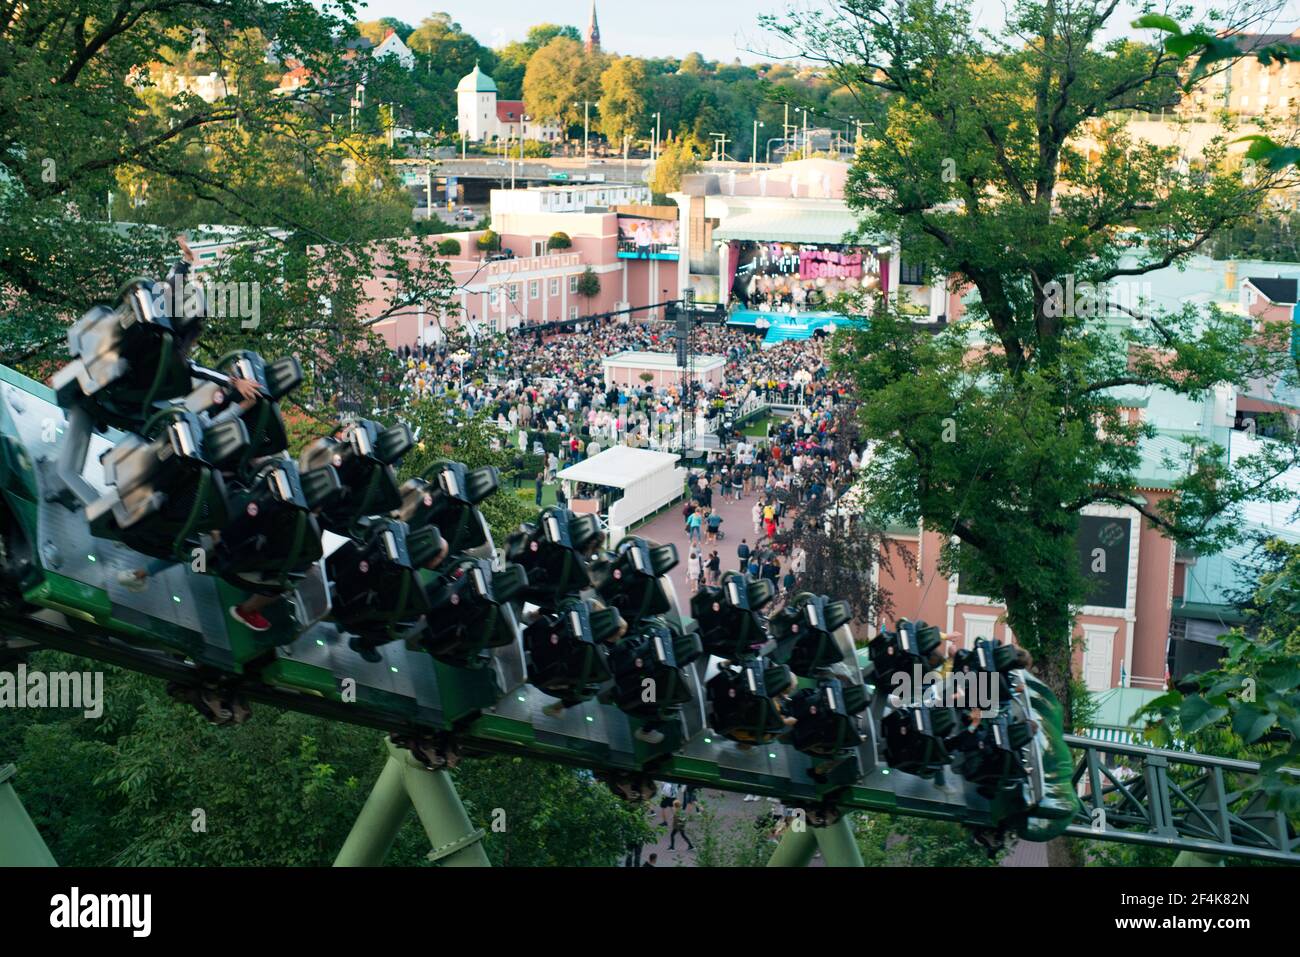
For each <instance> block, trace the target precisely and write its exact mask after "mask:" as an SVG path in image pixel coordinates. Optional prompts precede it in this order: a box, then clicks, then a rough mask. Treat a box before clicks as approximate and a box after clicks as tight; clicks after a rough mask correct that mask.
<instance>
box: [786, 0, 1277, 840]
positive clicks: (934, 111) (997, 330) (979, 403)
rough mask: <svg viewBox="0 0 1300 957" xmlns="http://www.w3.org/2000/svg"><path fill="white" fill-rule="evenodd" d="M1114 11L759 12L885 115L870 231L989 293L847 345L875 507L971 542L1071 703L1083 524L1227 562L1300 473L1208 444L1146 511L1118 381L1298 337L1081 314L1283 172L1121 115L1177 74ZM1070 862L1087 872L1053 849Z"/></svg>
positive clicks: (879, 4)
mask: <svg viewBox="0 0 1300 957" xmlns="http://www.w3.org/2000/svg"><path fill="white" fill-rule="evenodd" d="M1114 9H1115V8H1114V7H1113V6H1112V5H1108V4H1106V3H1103V2H1091V0H1089V2H1086V3H1083V4H1081V5H1079V4H1077V5H1074V6H1071V7H1069V8H1067V9H1061V8H1060V7H1059V5H1057V4H1055V3H1054V2H1051V0H1044V2H1025V3H1021V4H1020V5H1018V6H1017V7H1016V9H1015V12H1014V15H1013V16H1012V17H1011V18H1010V20H1009V22H1008V24H1007V27H1006V31H1005V36H1004V38H1003V39H1002V40H1001V42H997V43H994V42H985V41H983V40H981V38H980V35H979V34H978V32H977V31H975V30H973V29H972V28H971V25H970V18H969V13H968V9H967V7H966V6H965V5H962V4H958V3H950V2H947V0H923V2H920V3H917V4H911V5H908V6H907V7H905V8H902V9H899V8H897V7H896V6H895V5H893V4H890V3H886V2H884V0H845V2H841V3H838V4H836V6H835V9H834V10H833V11H832V12H831V13H828V14H821V13H814V14H812V15H811V16H808V17H805V18H802V19H800V20H793V19H791V20H787V21H774V20H771V19H768V20H767V21H766V22H767V23H768V24H769V25H771V26H772V27H773V28H774V29H775V30H777V31H778V33H779V34H780V35H781V36H783V37H785V38H787V39H789V40H791V41H793V42H794V43H795V44H796V45H797V46H798V48H799V49H801V50H802V51H804V52H805V53H806V54H807V55H808V56H809V57H811V58H812V59H814V60H817V61H820V62H821V63H822V64H823V65H824V66H825V67H826V69H827V70H828V72H829V73H830V75H831V79H832V80H833V81H836V82H838V83H841V84H843V85H845V86H848V87H849V88H850V89H852V90H853V91H854V92H855V93H856V94H857V95H858V98H859V100H860V102H861V103H862V104H863V106H864V109H866V110H867V111H868V113H869V114H870V116H871V119H872V120H873V122H874V123H875V124H876V129H877V130H878V135H877V136H876V137H875V138H873V139H872V140H871V142H869V143H867V144H866V145H865V146H864V147H863V149H862V150H861V151H860V153H859V156H858V161H857V163H856V164H855V166H854V169H853V171H852V174H851V178H850V183H849V187H848V193H849V197H850V202H851V203H852V204H853V205H854V207H855V208H856V209H857V210H859V212H860V213H861V215H862V222H863V227H864V229H871V230H883V231H885V232H887V233H889V234H891V235H896V236H898V237H899V239H900V242H901V245H902V248H903V249H905V250H908V255H909V257H911V258H913V259H914V260H915V261H919V262H926V263H929V264H931V269H932V274H933V275H935V276H936V277H949V276H952V277H956V279H957V280H958V281H959V282H960V283H961V284H963V285H966V286H968V287H969V288H971V289H972V291H973V294H974V295H973V296H972V300H973V301H972V302H971V304H970V306H969V308H968V311H967V315H966V317H965V319H964V321H962V322H960V323H955V324H953V325H951V326H949V327H948V328H947V329H945V330H944V331H942V332H941V333H939V334H938V335H933V336H932V335H930V334H929V333H921V332H918V331H917V330H916V329H915V328H914V327H913V326H912V325H911V323H910V322H909V321H908V320H907V318H906V317H904V316H899V315H895V314H893V313H891V312H890V311H889V310H887V309H884V308H882V309H879V310H878V311H877V312H876V313H875V315H873V317H872V320H871V322H870V323H869V324H868V327H867V328H866V329H864V330H862V331H860V332H855V333H854V334H852V335H850V336H848V337H846V338H845V339H843V340H841V346H840V349H839V353H840V354H839V356H838V362H839V367H840V368H841V370H842V371H843V372H844V373H846V374H848V375H850V376H852V378H853V380H854V381H855V384H856V387H857V389H858V390H859V392H860V393H861V394H863V395H870V396H871V397H872V401H871V402H870V403H866V404H864V406H863V410H862V416H861V422H862V426H863V433H864V435H865V437H866V438H868V439H870V440H873V441H875V442H876V443H878V446H877V452H876V455H875V456H874V457H873V458H872V461H871V464H870V465H869V467H868V480H867V482H866V488H867V492H868V499H869V501H868V506H867V509H868V512H869V513H872V512H874V515H875V517H876V518H877V519H878V520H889V519H893V520H902V521H906V522H909V523H911V522H917V521H924V522H925V523H926V525H927V526H928V527H930V528H934V529H941V530H942V531H943V532H944V533H945V534H946V535H949V536H955V538H956V539H957V540H958V541H960V543H961V548H960V549H958V548H956V547H952V546H949V547H948V548H946V549H945V553H944V556H943V558H944V566H945V569H946V570H948V571H950V572H951V571H957V570H958V569H959V566H960V571H962V572H963V573H965V574H972V575H974V576H975V577H977V578H978V579H979V580H980V581H982V582H987V583H989V584H990V586H991V592H990V593H991V594H993V595H994V596H996V597H997V598H999V599H1000V600H1001V601H1003V602H1004V603H1005V605H1006V608H1007V619H1008V622H1009V624H1010V626H1011V627H1012V629H1013V630H1014V631H1015V634H1016V637H1017V640H1018V641H1019V642H1020V643H1021V644H1023V645H1024V646H1026V647H1027V648H1028V649H1029V650H1030V652H1031V653H1032V654H1033V655H1034V658H1035V661H1036V665H1037V668H1038V670H1039V671H1040V672H1041V673H1042V674H1043V676H1044V678H1045V680H1047V682H1048V683H1049V684H1050V685H1051V686H1052V688H1053V690H1054V691H1055V692H1056V693H1057V694H1058V695H1059V696H1061V697H1062V699H1063V700H1064V701H1066V702H1068V700H1069V697H1068V696H1069V685H1070V658H1071V648H1072V632H1073V608H1075V607H1077V606H1078V605H1080V604H1082V603H1084V601H1085V600H1086V598H1087V591H1086V588H1085V586H1084V582H1083V578H1082V574H1081V572H1080V571H1079V568H1078V559H1077V553H1076V545H1075V535H1076V530H1077V528H1078V521H1079V518H1078V516H1079V513H1080V512H1081V511H1082V510H1083V509H1084V508H1086V507H1087V506H1088V505H1090V504H1094V503H1102V502H1105V503H1114V504H1121V505H1132V506H1133V507H1135V508H1136V509H1138V510H1139V511H1140V512H1141V513H1142V515H1143V517H1144V519H1145V521H1146V522H1147V523H1149V524H1151V525H1154V526H1155V527H1157V528H1159V529H1160V530H1161V531H1163V532H1165V533H1166V534H1169V535H1171V536H1173V537H1175V538H1177V539H1178V540H1179V541H1180V542H1183V543H1184V544H1186V545H1189V546H1192V547H1197V548H1200V549H1202V550H1210V551H1213V550H1215V549H1217V548H1219V547H1221V546H1222V545H1223V543H1224V542H1225V541H1227V540H1229V539H1230V538H1231V537H1232V535H1233V534H1234V532H1235V529H1234V522H1233V521H1232V516H1233V515H1234V511H1235V509H1236V508H1237V507H1239V505H1240V503H1241V502H1242V501H1244V500H1247V499H1250V498H1252V497H1264V498H1274V499H1276V498H1277V497H1279V495H1280V493H1281V490H1280V489H1279V488H1277V487H1275V486H1271V485H1270V480H1271V479H1272V477H1274V476H1276V475H1278V474H1280V473H1281V472H1282V471H1283V470H1284V469H1286V468H1287V467H1289V466H1290V464H1291V463H1292V462H1294V461H1295V460H1296V450H1295V448H1294V447H1289V446H1270V447H1268V448H1266V449H1265V450H1264V451H1263V452H1261V453H1259V454H1258V455H1255V456H1251V457H1248V458H1247V459H1244V460H1240V461H1239V462H1238V463H1237V465H1236V467H1234V468H1229V466H1228V465H1227V463H1226V455H1225V452H1224V450H1223V449H1222V448H1219V447H1217V446H1213V445H1210V446H1205V445H1202V446H1200V447H1197V446H1190V445H1189V446H1188V448H1187V449H1186V451H1185V454H1184V455H1183V456H1182V461H1181V463H1180V473H1181V475H1182V477H1181V478H1179V479H1178V480H1177V481H1176V482H1175V483H1174V488H1173V494H1172V495H1171V496H1169V497H1167V498H1164V499H1161V500H1159V501H1153V500H1151V499H1148V498H1145V497H1143V496H1142V495H1140V494H1139V493H1138V491H1137V489H1136V488H1135V482H1134V476H1135V473H1136V470H1137V469H1138V467H1139V465H1140V450H1139V443H1140V441H1141V440H1142V439H1143V438H1146V437H1148V436H1150V435H1152V434H1153V431H1154V429H1153V426H1151V425H1149V424H1146V423H1138V424H1132V423H1129V422H1127V421H1126V419H1125V418H1124V416H1123V415H1122V413H1121V412H1120V408H1119V400H1118V398H1117V397H1116V396H1115V394H1114V391H1113V390H1114V389H1115V388H1117V387H1120V386H1125V385H1137V386H1152V387H1159V388H1164V389H1167V390H1170V391H1172V392H1174V393H1177V394H1180V395H1186V396H1190V397H1193V398H1201V397H1203V396H1204V395H1206V394H1207V392H1208V390H1210V389H1211V388H1213V387H1214V386H1215V385H1217V384H1219V383H1223V382H1234V383H1243V382H1245V381H1247V380H1248V379H1249V378H1251V377H1252V376H1255V375H1257V374H1265V375H1267V374H1276V373H1277V372H1278V371H1279V369H1280V359H1281V357H1282V341H1281V337H1280V330H1267V331H1266V334H1265V335H1264V336H1262V337H1254V336H1253V335H1252V330H1251V329H1250V328H1249V326H1248V325H1247V324H1244V323H1241V322H1239V321H1237V320H1236V319H1233V318H1231V317H1227V316H1223V315H1220V314H1218V313H1217V312H1215V311H1211V312H1210V314H1209V315H1201V314H1199V313H1198V312H1197V310H1195V309H1194V308H1187V309H1185V310H1183V311H1182V312H1180V313H1178V314H1175V315H1164V316H1160V315H1155V314H1153V313H1152V312H1151V311H1150V310H1149V309H1145V308H1142V307H1138V308H1135V309H1134V310H1132V312H1134V313H1136V314H1137V316H1138V318H1137V319H1135V320H1133V321H1130V322H1127V323H1121V324H1120V325H1122V328H1121V329H1120V330H1119V331H1113V330H1111V329H1107V328H1105V327H1103V325H1102V324H1101V323H1100V322H1099V321H1098V319H1099V315H1098V313H1097V312H1096V311H1095V310H1094V309H1093V308H1090V307H1089V306H1088V305H1087V304H1086V303H1083V304H1082V305H1081V304H1079V303H1075V304H1070V305H1069V306H1068V307H1065V308H1062V302H1061V293H1060V289H1061V287H1062V286H1063V285H1064V284H1065V283H1066V282H1067V281H1069V280H1071V279H1072V280H1073V282H1074V283H1075V284H1079V283H1086V284H1089V285H1090V286H1091V287H1093V288H1103V289H1104V288H1106V287H1107V286H1108V284H1111V283H1113V282H1115V281H1127V280H1131V279H1132V278H1133V277H1136V276H1141V275H1143V274H1145V273H1148V272H1151V271H1153V270H1156V269H1159V268H1163V267H1165V266H1167V265H1170V264H1173V263H1178V262H1181V261H1183V260H1184V259H1185V258H1186V257H1187V256H1188V255H1190V254H1191V253H1193V252H1195V251H1196V250H1198V249H1200V248H1201V247H1202V246H1203V245H1204V244H1205V243H1206V242H1207V241H1208V240H1209V238H1210V237H1212V236H1213V235H1214V234H1215V233H1216V232H1217V231H1219V230H1220V229H1223V228H1225V227H1227V226H1230V225H1232V224H1234V223H1236V222H1239V221H1240V220H1241V219H1242V218H1243V217H1245V216H1248V215H1250V214H1251V213H1253V212H1254V211H1255V209H1257V208H1258V205H1259V203H1260V202H1261V200H1262V198H1263V196H1264V195H1265V193H1266V191H1267V190H1268V189H1269V188H1271V187H1272V186H1273V185H1274V184H1275V183H1276V177H1273V176H1269V175H1261V176H1257V177H1256V179H1255V182H1254V183H1253V184H1246V183H1243V182H1242V180H1241V177H1240V175H1239V174H1237V173H1236V172H1235V171H1234V170H1231V169H1229V168H1228V167H1227V164H1226V162H1225V154H1226V144H1224V143H1222V142H1219V143H1215V144H1213V145H1212V146H1211V147H1210V148H1208V149H1207V150H1206V153H1205V157H1204V162H1203V164H1202V165H1200V166H1199V167H1197V168H1196V169H1187V170H1182V169H1179V168H1178V166H1177V162H1176V161H1177V156H1176V151H1175V150H1167V149H1162V148H1159V147H1155V146H1150V145H1143V144H1137V143H1134V142H1133V141H1132V140H1131V139H1130V138H1129V137H1128V136H1127V135H1126V134H1125V132H1124V129H1123V126H1122V123H1120V122H1118V121H1115V120H1113V118H1112V113H1113V111H1115V110H1118V109H1120V108H1126V109H1139V110H1150V109H1159V108H1162V107H1165V106H1169V105H1172V104H1173V103H1175V102H1177V99H1178V96H1179V91H1180V87H1179V74H1178V66H1179V64H1178V60H1177V58H1176V57H1174V56H1172V55H1170V54H1168V53H1167V52H1165V51H1162V50H1160V49H1154V48H1152V47H1150V46H1146V45H1143V44H1139V43H1134V42H1116V43H1112V44H1110V45H1108V46H1105V47H1102V46H1099V45H1097V44H1096V43H1094V40H1096V39H1097V38H1098V37H1099V36H1100V34H1101V32H1102V31H1103V30H1104V29H1105V27H1106V25H1107V23H1108V21H1109V20H1110V18H1111V17H1112V15H1113V11H1114ZM1028 38H1032V39H1028ZM1089 129H1094V130H1095V131H1097V138H1098V141H1099V142H1100V143H1101V144H1102V145H1101V152H1102V155H1101V157H1100V160H1099V161H1096V162H1091V163H1090V162H1087V161H1086V158H1085V157H1083V156H1082V155H1081V154H1079V153H1078V152H1077V151H1076V150H1075V149H1074V148H1073V146H1072V145H1071V144H1072V143H1073V142H1075V141H1076V139H1077V137H1079V136H1080V135H1082V133H1083V132H1085V130H1089ZM1132 298H1133V299H1134V300H1136V296H1134V297H1132ZM1130 318H1131V317H1130ZM949 423H951V425H952V426H954V427H955V433H954V431H952V430H950V429H947V428H946V427H947V425H948V424H949ZM949 437H951V438H955V440H954V441H950V440H949ZM1225 516H1227V518H1226V520H1225ZM1067 706H1068V705H1067ZM1051 853H1052V854H1053V859H1054V860H1055V861H1056V862H1058V863H1060V862H1065V861H1066V860H1068V859H1070V858H1069V854H1070V852H1069V851H1068V850H1066V849H1064V848H1063V847H1062V845H1061V844H1060V843H1056V844H1054V847H1053V849H1052V851H1051Z"/></svg>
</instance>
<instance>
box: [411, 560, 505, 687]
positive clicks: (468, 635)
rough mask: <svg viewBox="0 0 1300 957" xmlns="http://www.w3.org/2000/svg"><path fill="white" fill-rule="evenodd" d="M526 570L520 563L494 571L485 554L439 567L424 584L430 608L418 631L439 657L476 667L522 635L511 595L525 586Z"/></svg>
mask: <svg viewBox="0 0 1300 957" xmlns="http://www.w3.org/2000/svg"><path fill="white" fill-rule="evenodd" d="M527 584H528V576H527V574H526V573H525V572H524V570H523V569H522V568H521V567H519V566H518V565H506V566H505V568H503V569H502V570H501V571H498V572H494V571H493V570H492V563H491V562H490V561H488V560H487V559H483V558H465V559H462V560H460V561H458V562H456V563H455V564H454V565H452V566H451V567H450V568H448V569H446V570H445V571H444V570H443V569H441V568H440V569H439V570H438V573H437V576H436V577H435V578H434V579H433V580H432V581H431V582H430V583H429V584H428V585H426V587H425V594H426V600H427V601H428V604H429V611H428V613H427V614H425V616H424V621H423V623H422V626H421V628H420V630H419V631H418V632H417V633H416V635H415V640H416V641H417V642H418V643H419V645H420V646H421V647H422V648H424V649H425V650H426V651H428V652H429V654H430V655H432V656H433V657H434V658H436V659H437V660H438V661H441V662H443V663H444V664H448V665H453V666H455V667H460V668H478V667H482V666H484V665H486V664H487V663H488V662H490V661H491V655H490V651H491V649H493V648H503V647H505V646H507V645H509V644H511V643H512V642H514V641H515V640H516V638H517V637H518V631H517V625H516V623H515V616H514V611H513V610H512V609H511V607H510V601H511V600H512V599H513V598H515V597H516V596H518V595H519V594H520V593H522V592H523V590H524V588H525V587H526V585H527Z"/></svg>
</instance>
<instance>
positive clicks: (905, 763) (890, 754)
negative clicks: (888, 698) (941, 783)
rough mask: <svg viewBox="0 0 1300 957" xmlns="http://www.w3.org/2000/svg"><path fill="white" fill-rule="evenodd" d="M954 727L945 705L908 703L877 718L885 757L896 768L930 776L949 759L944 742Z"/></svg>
mask: <svg viewBox="0 0 1300 957" xmlns="http://www.w3.org/2000/svg"><path fill="white" fill-rule="evenodd" d="M956 730H957V718H956V716H955V715H954V714H953V712H952V710H951V709H949V708H940V707H926V706H924V705H911V706H909V707H906V708H900V709H899V710H897V711H891V712H890V713H889V714H887V715H885V716H884V718H882V719H881V721H880V731H881V735H882V737H883V738H884V744H885V761H886V763H888V764H889V766H890V767H891V768H893V769H895V770H896V771H906V772H907V773H908V774H915V775H918V776H919V777H923V778H931V777H934V775H935V774H936V773H937V772H938V771H940V770H941V769H942V768H943V766H944V765H945V764H947V763H948V762H949V761H950V760H951V757H950V755H949V754H948V748H947V745H946V744H945V742H946V741H947V739H948V738H949V737H951V736H952V734H953V732H954V731H956Z"/></svg>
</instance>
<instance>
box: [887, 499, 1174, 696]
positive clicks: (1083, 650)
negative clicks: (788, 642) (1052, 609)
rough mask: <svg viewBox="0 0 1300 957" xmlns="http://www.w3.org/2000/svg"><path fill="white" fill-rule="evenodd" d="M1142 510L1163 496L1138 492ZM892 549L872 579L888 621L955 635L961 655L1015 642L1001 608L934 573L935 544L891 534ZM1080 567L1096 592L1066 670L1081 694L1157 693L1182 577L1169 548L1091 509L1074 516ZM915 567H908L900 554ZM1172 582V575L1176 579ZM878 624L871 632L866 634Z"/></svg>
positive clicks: (1078, 620) (1083, 611) (1128, 519)
mask: <svg viewBox="0 0 1300 957" xmlns="http://www.w3.org/2000/svg"><path fill="white" fill-rule="evenodd" d="M1142 494H1143V496H1144V498H1145V499H1146V502H1147V504H1148V505H1149V506H1152V507H1154V505H1155V504H1156V503H1157V502H1159V501H1160V500H1161V499H1162V498H1164V497H1166V496H1167V495H1168V494H1169V493H1168V492H1165V491H1160V490H1156V489H1150V490H1143V493H1142ZM889 538H890V539H891V542H892V544H893V546H895V547H893V548H891V549H888V550H887V551H886V552H885V553H883V554H882V557H881V560H880V563H879V564H878V566H877V568H876V569H874V570H873V575H874V576H875V577H876V581H877V583H878V584H879V586H880V587H881V588H883V589H884V590H886V591H887V592H889V594H890V600H891V601H892V603H893V617H907V618H912V619H917V618H920V619H924V620H925V621H927V622H930V623H932V624H937V625H938V626H939V627H940V628H943V629H944V630H945V631H957V632H960V633H961V634H962V637H963V641H964V645H965V647H970V646H971V643H972V642H974V641H975V640H976V639H978V638H993V639H996V640H998V641H1003V642H1014V641H1015V635H1014V634H1013V633H1012V630H1011V628H1010V626H1009V625H1008V624H1007V621H1006V608H1005V606H1004V605H1002V604H1001V603H999V602H996V601H993V600H990V599H989V598H986V597H984V596H982V595H979V594H972V593H973V592H977V591H978V590H979V589H978V588H976V587H974V586H970V585H965V586H963V583H962V581H961V576H959V575H953V576H951V577H946V576H944V575H943V574H942V573H940V571H939V569H938V564H939V552H940V549H941V548H942V546H943V536H942V535H941V534H940V533H939V532H936V531H933V530H930V529H924V530H910V531H907V530H897V529H896V530H893V531H892V532H891V534H890V536H889ZM1079 539H1080V562H1081V564H1082V565H1083V571H1084V574H1085V577H1087V578H1089V579H1090V580H1092V581H1094V582H1095V583H1096V585H1095V588H1094V590H1093V592H1092V597H1091V598H1090V599H1089V601H1090V602H1092V604H1085V605H1083V606H1082V607H1081V608H1079V609H1078V611H1077V614H1076V616H1075V624H1074V639H1075V650H1074V671H1075V674H1077V675H1078V676H1079V677H1080V678H1081V679H1082V680H1083V682H1084V683H1085V684H1086V685H1087V686H1088V688H1089V690H1093V691H1104V690H1107V689H1109V688H1116V687H1120V686H1128V687H1135V688H1147V689H1157V690H1158V689H1163V688H1164V687H1165V683H1166V654H1167V647H1168V640H1169V624H1170V617H1171V613H1172V609H1173V602H1174V599H1175V597H1176V594H1175V592H1176V589H1175V571H1176V570H1178V571H1180V572H1181V570H1182V568H1181V565H1180V564H1179V562H1178V561H1177V558H1176V553H1175V548H1174V544H1173V542H1172V541H1170V540H1169V539H1168V538H1165V537H1164V536H1163V535H1161V534H1160V532H1159V531H1158V530H1157V529H1156V528H1155V527H1154V526H1153V525H1152V524H1151V523H1150V522H1149V521H1148V520H1147V519H1146V518H1145V517H1143V516H1142V515H1141V513H1139V512H1138V511H1137V509H1134V508H1131V507H1123V508H1120V507H1114V506H1108V505H1093V506H1089V507H1088V508H1087V509H1085V510H1084V512H1083V514H1082V515H1081V527H1080V533H1079ZM900 548H901V549H905V550H906V551H907V552H908V553H910V555H911V557H912V558H913V559H914V561H915V566H916V568H915V570H913V569H911V568H909V567H908V562H907V561H905V559H904V556H903V555H901V554H899V549H900ZM1179 578H1180V579H1181V575H1179ZM877 624H878V623H875V622H873V623H871V625H872V627H873V628H874V627H875V626H876V625H877Z"/></svg>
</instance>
